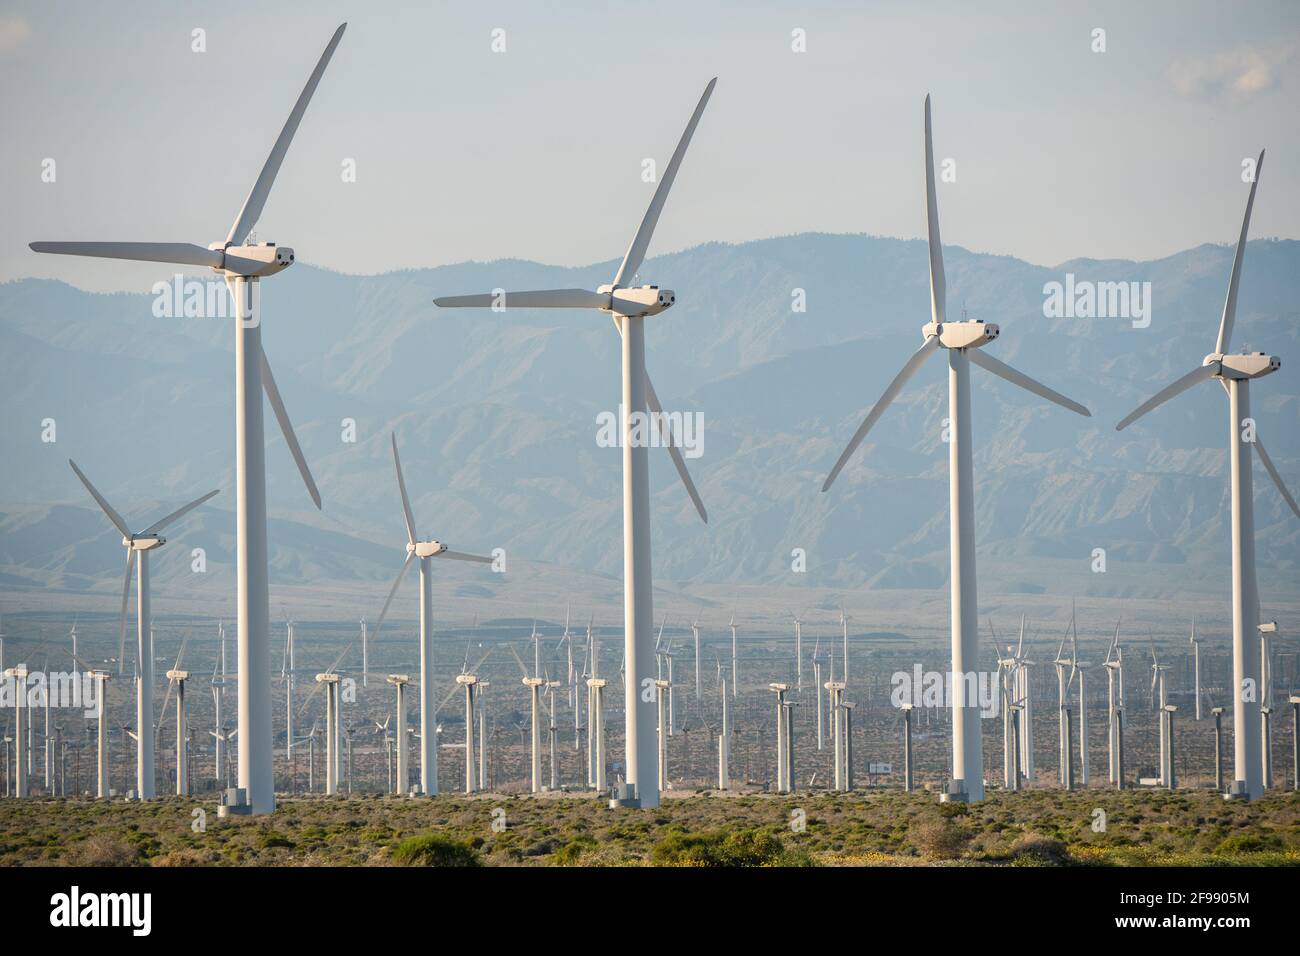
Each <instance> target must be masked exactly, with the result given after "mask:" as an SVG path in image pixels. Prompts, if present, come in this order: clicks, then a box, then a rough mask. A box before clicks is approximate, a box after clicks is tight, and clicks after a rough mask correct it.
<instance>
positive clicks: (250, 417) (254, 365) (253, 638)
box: [31, 23, 347, 813]
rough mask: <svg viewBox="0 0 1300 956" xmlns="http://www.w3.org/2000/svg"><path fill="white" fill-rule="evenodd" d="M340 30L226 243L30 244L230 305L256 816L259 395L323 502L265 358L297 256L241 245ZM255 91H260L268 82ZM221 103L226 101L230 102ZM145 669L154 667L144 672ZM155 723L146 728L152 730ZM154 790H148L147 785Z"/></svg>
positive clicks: (266, 760)
mask: <svg viewBox="0 0 1300 956" xmlns="http://www.w3.org/2000/svg"><path fill="white" fill-rule="evenodd" d="M346 27H347V24H346V23H345V24H342V25H341V26H340V27H339V28H338V29H337V30H335V31H334V36H333V37H331V38H330V41H329V43H328V44H327V45H326V47H325V52H324V53H322V54H321V57H320V60H319V61H318V62H317V64H316V68H315V69H314V70H313V71H312V74H311V76H310V77H309V78H308V80H307V85H306V86H305V87H304V88H303V91H302V93H301V94H300V95H299V97H298V101H297V102H296V103H295V104H294V107H293V111H292V112H291V113H290V114H289V119H288V120H287V121H286V122H285V124H284V129H283V130H281V132H280V136H279V138H278V139H277V140H276V141H275V146H274V147H272V149H271V154H270V156H268V157H267V160H266V164H265V165H264V166H263V167H262V172H261V173H260V174H259V175H258V177H257V181H256V182H255V183H254V184H253V188H252V189H251V190H250V191H249V193H248V197H247V198H246V199H245V200H244V205H243V206H242V207H241V208H240V210H239V215H238V216H237V217H236V218H235V221H234V224H233V225H231V227H230V231H229V232H228V233H227V234H226V238H225V239H223V240H219V241H217V242H214V243H212V244H211V245H209V246H207V247H206V248H205V247H203V246H198V245H194V244H192V243H183V242H33V243H31V248H32V249H33V250H34V251H36V252H51V253H58V254H62V255H74V256H95V257H100V258H109V259H134V260H143V261H146V262H168V263H174V264H178V265H190V266H208V267H209V268H211V269H212V270H213V271H214V272H216V273H218V274H220V275H222V276H223V277H224V278H225V280H226V284H227V285H228V286H229V287H230V293H231V296H232V299H233V301H234V303H235V312H236V321H235V487H236V526H235V528H236V540H237V542H238V547H237V548H236V553H237V556H238V561H237V581H238V589H237V594H238V602H237V603H238V622H239V741H240V746H239V786H240V787H241V788H242V789H244V791H245V792H246V794H247V799H248V804H249V809H250V810H251V811H252V812H253V813H270V812H271V811H272V810H274V809H275V780H274V776H273V772H272V750H271V674H270V670H271V664H270V631H271V614H270V600H269V589H268V582H267V550H266V549H267V545H266V448H265V440H264V438H263V432H262V402H261V393H262V392H263V390H265V392H266V397H267V400H268V401H269V402H270V403H271V408H272V410H273V411H274V412H275V417H276V419H277V420H278V421H279V423H280V430H281V432H282V433H283V434H284V439H285V443H286V444H287V445H288V446H289V451H290V452H291V453H292V454H293V457H294V461H295V462H297V465H298V470H299V472H301V474H302V477H303V480H304V481H305V482H306V484H307V490H308V492H309V493H310V494H311V497H312V500H313V501H314V502H315V503H316V507H317V508H319V507H320V493H319V492H318V491H317V490H316V483H315V482H314V481H313V480H312V477H311V472H310V471H309V470H308V468H307V460H306V458H304V457H303V454H302V449H301V448H300V447H299V445H298V439H297V438H296V436H295V435H294V433H293V426H292V425H291V424H290V422H289V415H288V413H287V412H286V411H285V408H284V402H283V401H282V400H281V398H280V392H279V390H278V389H277V388H276V385H275V378H274V376H272V374H271V366H270V365H269V364H268V362H267V360H266V354H265V353H264V352H263V351H262V329H261V308H260V299H261V297H260V295H259V294H258V292H257V290H258V283H259V281H260V280H261V279H262V278H263V277H265V276H273V275H275V274H277V273H279V272H281V271H283V270H284V269H286V268H288V267H289V266H290V265H292V264H293V261H294V252H293V250H292V249H290V248H288V247H287V246H276V245H275V244H273V243H257V244H247V240H248V237H249V233H250V232H252V229H253V226H254V225H256V223H257V220H258V218H259V217H260V216H261V214H262V209H263V207H264V206H265V205H266V200H267V197H268V196H269V195H270V192H271V186H272V184H273V183H274V182H275V177H276V174H277V173H278V172H279V171H280V164H281V163H282V162H283V161H284V156H285V153H286V152H288V149H289V144H290V143H291V142H292V141H293V136H294V133H295V132H296V131H297V129H298V124H299V122H301V120H302V116H303V113H304V112H305V111H306V109H307V104H308V103H309V102H310V101H311V97H312V94H313V93H314V92H315V91H316V85H317V84H318V83H319V82H320V78H321V75H322V74H323V73H324V72H325V67H326V65H327V64H328V63H329V61H330V57H331V56H333V55H334V49H335V47H337V46H338V43H339V40H340V39H342V37H343V30H344V29H345V28H346ZM253 85H254V86H255V87H259V88H260V87H265V86H266V85H267V83H266V80H265V79H261V80H259V81H256V82H255V83H254V84H253ZM227 99H228V97H227ZM150 668H151V669H152V665H150ZM150 723H152V721H151V722H150ZM150 789H151V790H152V785H151V786H150Z"/></svg>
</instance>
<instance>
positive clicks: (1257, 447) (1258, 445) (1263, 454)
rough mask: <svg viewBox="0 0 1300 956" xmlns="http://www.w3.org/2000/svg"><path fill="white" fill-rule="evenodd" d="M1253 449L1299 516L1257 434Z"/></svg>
mask: <svg viewBox="0 0 1300 956" xmlns="http://www.w3.org/2000/svg"><path fill="white" fill-rule="evenodd" d="M1255 451H1257V452H1258V453H1259V460H1260V461H1261V462H1263V463H1264V470H1265V471H1267V472H1268V476H1269V477H1270V478H1272V479H1273V484H1275V485H1277V490H1278V491H1280V492H1282V498H1283V500H1285V501H1286V503H1287V505H1288V506H1289V507H1290V508H1291V511H1292V513H1293V514H1295V516H1296V517H1297V518H1300V506H1297V505H1296V501H1295V499H1294V498H1292V497H1291V492H1289V491H1287V488H1286V485H1285V484H1284V483H1283V481H1282V476H1281V475H1280V474H1278V471H1277V468H1275V467H1274V466H1273V459H1272V458H1269V457H1268V452H1266V451H1265V450H1264V446H1263V444H1261V443H1260V440H1259V436H1258V435H1256V436H1255ZM1193 628H1195V624H1193ZM1193 633H1195V631H1193Z"/></svg>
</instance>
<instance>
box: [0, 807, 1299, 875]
mask: <svg viewBox="0 0 1300 956" xmlns="http://www.w3.org/2000/svg"><path fill="white" fill-rule="evenodd" d="M197 809H202V810H204V812H205V816H204V820H205V822H206V825H205V826H203V825H199V823H200V821H199V819H198V818H196V817H195V816H194V811H195V810H197ZM1099 810H1100V811H1101V812H1102V815H1103V816H1104V823H1105V826H1104V828H1102V829H1094V825H1095V824H1096V823H1097V822H1098V820H1099V819H1100V818H1099V817H1098V815H1097V811H1099ZM494 811H495V812H496V814H494ZM498 815H499V818H500V820H501V821H502V822H503V823H504V829H500V828H494V827H493V822H494V821H495V820H497V819H498ZM795 820H802V821H805V822H806V827H805V828H803V829H802V830H801V831H800V832H796V830H795V829H794V828H793V827H792V825H791V824H792V822H794V821H795ZM432 838H437V839H438V840H442V841H449V842H450V843H451V844H455V845H456V846H457V847H459V849H447V848H446V847H444V846H442V844H438V843H435V842H433V840H432ZM420 841H424V843H421V842H420ZM420 847H422V849H420ZM466 847H467V848H468V850H466V849H465V848H466ZM469 853H472V857H468V858H472V859H474V860H475V862H476V863H477V864H478V865H480V866H660V865H664V866H666V865H682V866H742V865H743V866H792V865H793V866H800V865H819V866H1062V865H1078V866H1236V865H1256V866H1258V865H1269V866H1297V865H1300V796H1298V795H1295V794H1291V793H1281V792H1274V793H1271V794H1269V795H1268V796H1266V797H1265V798H1264V799H1262V800H1259V801H1256V802H1254V803H1249V804H1238V803H1226V802H1225V801H1223V800H1222V799H1221V798H1219V797H1218V796H1217V795H1216V794H1214V793H1212V792H1210V791H1192V790H1189V791H1178V792H1176V793H1172V794H1171V793H1168V792H1166V791H1153V790H1144V791H1122V792H1117V791H1111V790H1090V791H1076V792H1073V793H1065V792H1062V791H1059V790H1028V791H1022V792H1020V793H1004V792H1001V791H998V790H991V791H990V792H989V798H988V799H987V800H985V801H984V802H983V803H979V804H973V805H963V804H940V803H938V801H937V797H936V796H935V795H934V794H926V793H915V794H905V793H902V792H900V791H896V790H890V791H860V792H856V793H852V794H831V793H826V792H812V793H797V794H794V795H792V796H776V795H768V794H754V795H735V796H719V795H718V794H716V793H709V792H705V793H703V794H701V795H670V796H669V797H667V798H666V799H665V800H664V801H663V803H662V804H661V806H660V807H659V808H658V809H657V810H654V811H651V812H650V813H648V814H643V813H640V812H638V811H634V810H619V811H612V810H608V809H606V808H605V807H604V806H603V804H602V803H601V801H599V800H597V799H596V798H595V797H594V796H592V797H584V796H564V797H558V796H549V795H548V796H547V797H544V798H532V797H529V796H522V795H497V794H488V795H483V796H474V797H464V796H459V795H450V794H449V795H444V796H441V797H439V798H438V799H436V800H411V799H402V798H395V797H382V798H381V797H374V796H366V797H352V798H349V797H339V798H328V799H327V798H324V797H321V796H308V797H292V798H282V799H281V803H280V806H279V807H278V808H277V809H276V811H275V813H273V814H271V815H270V816H267V817H257V818H253V819H243V820H219V819H218V818H217V815H216V812H215V806H213V805H212V804H207V803H204V802H200V801H195V800H178V799H176V798H165V799H159V800H156V801H153V802H150V803H148V804H139V803H126V802H123V801H115V802H112V803H109V802H100V801H94V800H80V799H75V800H51V799H35V800H24V801H15V800H3V799H0V866H59V865H78V866H395V865H417V866H438V865H458V864H454V862H447V861H455V860H458V859H465V858H467V854H469Z"/></svg>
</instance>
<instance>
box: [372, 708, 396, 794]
mask: <svg viewBox="0 0 1300 956" xmlns="http://www.w3.org/2000/svg"><path fill="white" fill-rule="evenodd" d="M392 719H393V715H392V714H385V715H384V719H383V721H382V722H381V721H378V720H376V721H375V734H376V736H378V735H382V736H383V738H384V768H385V769H386V770H387V771H388V790H387V792H388V793H393V792H394V791H393V735H392V734H391V733H390V732H389V730H388V725H389V724H390V723H391V722H392Z"/></svg>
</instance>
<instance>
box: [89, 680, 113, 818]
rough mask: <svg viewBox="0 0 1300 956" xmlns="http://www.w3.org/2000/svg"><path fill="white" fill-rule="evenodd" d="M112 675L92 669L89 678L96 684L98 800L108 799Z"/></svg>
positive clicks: (96, 780) (96, 776) (96, 785)
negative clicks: (109, 712) (109, 717)
mask: <svg viewBox="0 0 1300 956" xmlns="http://www.w3.org/2000/svg"><path fill="white" fill-rule="evenodd" d="M111 677H112V675H111V674H109V672H108V671H100V670H92V671H91V672H90V679H91V680H93V681H94V682H95V684H96V685H97V692H96V694H95V698H96V700H95V711H96V717H97V718H98V725H99V726H98V731H97V734H96V736H97V737H98V742H99V750H98V756H97V757H96V760H95V796H97V797H98V798H99V799H100V800H106V799H108V792H109V778H108V681H109V679H110V678H111Z"/></svg>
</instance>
